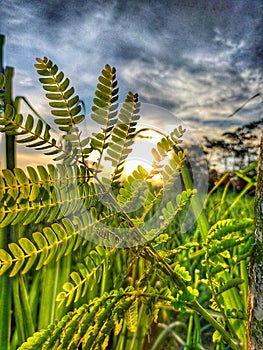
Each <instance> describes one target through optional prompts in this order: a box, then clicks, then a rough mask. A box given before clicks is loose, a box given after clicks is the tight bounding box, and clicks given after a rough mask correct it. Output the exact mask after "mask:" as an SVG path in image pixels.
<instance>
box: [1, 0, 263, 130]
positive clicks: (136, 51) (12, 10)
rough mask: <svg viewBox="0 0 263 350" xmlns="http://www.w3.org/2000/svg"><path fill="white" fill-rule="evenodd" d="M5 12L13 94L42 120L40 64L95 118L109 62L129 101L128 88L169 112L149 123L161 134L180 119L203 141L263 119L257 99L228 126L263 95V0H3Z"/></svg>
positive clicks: (3, 25)
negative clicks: (48, 64) (53, 67)
mask: <svg viewBox="0 0 263 350" xmlns="http://www.w3.org/2000/svg"><path fill="white" fill-rule="evenodd" d="M0 8H1V10H0V33H1V34H4V35H5V37H6V44H5V64H6V65H10V66H14V67H15V69H16V75H15V80H14V94H15V95H21V94H22V95H24V96H26V97H27V98H28V99H29V100H30V101H31V102H32V104H33V105H34V106H35V107H36V109H37V110H38V111H39V112H40V113H41V114H42V115H48V110H47V108H46V105H47V104H46V100H45V97H44V93H43V92H42V90H41V87H40V85H39V83H38V76H37V74H36V72H35V70H34V67H33V65H34V60H35V57H43V56H47V57H48V58H50V59H51V60H52V61H53V62H56V63H57V64H58V65H59V67H60V68H61V69H62V70H63V71H64V72H65V73H66V75H67V76H68V77H69V78H70V79H71V83H72V84H73V85H74V86H75V87H76V90H77V92H78V94H79V95H80V97H81V98H82V99H83V100H84V101H85V103H86V105H87V107H88V110H89V108H90V106H91V104H92V97H93V93H94V90H95V88H96V82H97V76H98V75H99V74H100V71H101V69H102V68H103V67H104V65H105V64H106V63H109V64H110V65H113V66H115V67H116V68H117V75H118V81H119V86H120V90H121V94H120V96H121V98H122V99H123V98H124V96H125V94H126V93H127V92H128V91H129V90H131V91H133V92H138V93H139V96H140V100H141V101H142V102H145V103H149V104H154V105H157V106H160V107H162V108H165V109H166V110H167V111H169V112H170V113H167V115H166V116H164V117H160V118H158V117H155V120H150V122H151V123H153V124H154V125H156V126H157V127H163V128H165V126H167V125H170V126H171V125H174V124H175V121H174V120H173V114H174V115H176V116H177V117H178V118H180V119H182V120H183V121H185V122H186V123H188V124H189V125H190V127H191V128H193V129H194V130H195V131H196V133H197V134H198V135H200V134H206V135H208V134H209V135H213V134H214V133H215V132H216V131H217V130H218V129H219V128H220V129H224V130H225V129H228V128H230V127H231V126H234V125H238V124H240V123H246V122H248V121H252V120H258V119H259V118H260V117H262V102H261V100H260V98H256V99H254V100H253V101H251V103H249V104H248V105H247V107H246V108H245V109H244V110H243V111H242V112H241V113H239V114H237V115H236V116H235V117H233V118H230V119H227V116H228V115H229V114H231V113H232V112H233V111H234V110H235V109H236V108H237V107H239V106H240V104H242V103H243V102H244V101H245V100H247V99H248V98H250V97H251V96H253V95H255V94H256V93H258V92H259V91H261V90H262V87H263V79H262V72H263V23H262V18H263V2H262V0H227V1H226V0H162V1H161V0H148V1H146V0H141V1H139V0H133V1H122V0H112V1H101V0H97V1H91V0H86V1H84V0H78V1H77V0H76V1H74V2H72V1H60V0H57V1H56V0H54V1H52V0H46V1H40V0H31V1H25V0H0ZM144 121H145V122H146V123H147V117H146V119H145V120H144ZM174 126H175V125H174Z"/></svg>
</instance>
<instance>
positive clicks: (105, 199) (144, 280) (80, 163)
mask: <svg viewBox="0 0 263 350" xmlns="http://www.w3.org/2000/svg"><path fill="white" fill-rule="evenodd" d="M35 67H36V69H37V73H38V74H39V75H40V76H41V77H40V79H39V80H40V82H41V84H42V86H43V89H44V90H45V92H46V97H47V99H48V100H49V105H50V107H51V114H52V115H53V116H54V122H55V124H56V125H57V126H58V129H59V131H60V133H61V137H60V138H59V139H57V138H55V137H54V133H52V128H51V126H50V125H49V123H48V122H47V121H45V120H43V119H39V118H37V119H36V118H34V117H33V116H32V115H27V116H26V117H24V116H23V115H22V114H20V113H18V111H17V110H16V109H15V108H14V106H12V105H11V104H6V105H5V110H4V112H3V113H1V118H0V125H1V132H3V133H5V134H6V135H15V137H16V142H18V143H20V144H24V145H25V146H26V147H30V148H32V149H35V150H36V151H38V152H41V153H43V154H44V155H46V156H49V157H51V159H52V160H53V161H52V162H51V163H50V164H48V165H47V166H42V165H39V166H37V167H35V168H34V167H32V166H30V165H29V166H28V167H27V168H26V169H20V168H14V169H2V176H1V177H0V227H1V228H2V232H1V234H2V235H4V234H5V235H8V241H9V243H8V246H7V247H2V249H0V274H1V275H3V276H5V277H6V276H7V275H8V276H9V278H10V279H11V280H12V293H13V301H12V305H11V306H10V311H12V312H13V315H14V317H12V319H11V320H10V316H9V314H7V315H4V318H5V320H6V322H7V323H8V324H10V325H11V327H10V329H11V338H10V336H9V334H7V337H6V339H8V340H7V341H6V343H4V340H2V344H1V345H2V347H1V348H4V347H3V346H6V348H8V349H9V348H11V349H16V348H19V349H94V350H95V349H117V350H123V349H136V350H140V349H150V348H151V347H152V348H153V349H162V348H161V347H160V344H159V343H160V337H163V336H164V334H163V333H162V332H161V329H159V330H158V327H159V325H161V324H163V323H164V322H167V321H169V320H170V321H171V319H172V320H173V321H174V319H175V318H176V315H177V314H179V315H181V316H180V317H182V319H184V320H187V322H188V330H187V331H185V330H182V334H186V338H185V339H183V338H181V337H179V336H177V337H176V338H175V340H174V341H176V344H183V345H187V346H189V348H190V347H192V348H193V349H197V348H199V349H203V347H202V342H204V341H205V340H202V338H201V328H200V327H199V326H198V325H199V324H200V323H201V322H205V323H206V324H208V325H209V326H208V327H212V328H213V329H214V331H215V332H214V334H213V336H212V337H211V338H210V340H209V342H210V345H209V346H210V348H214V349H223V348H224V344H229V345H230V346H231V347H232V349H241V348H242V349H246V348H247V344H246V331H245V328H246V319H247V314H246V303H247V301H246V299H247V297H246V296H247V285H248V283H247V261H248V257H249V254H250V251H251V249H252V247H253V238H252V230H251V226H252V219H250V218H241V219H240V220H238V221H236V220H234V219H227V220H224V221H220V222H217V223H213V225H212V224H211V223H209V222H208V219H207V217H206V214H205V212H204V210H203V209H202V201H201V199H200V197H199V193H198V191H196V189H195V187H197V189H198V183H197V186H195V184H196V181H195V180H196V179H195V174H196V172H195V167H194V164H193V161H190V160H191V156H190V155H189V154H187V150H186V149H184V148H183V143H182V140H183V137H184V134H185V129H184V128H183V127H182V126H178V127H177V128H176V129H175V130H174V131H173V132H172V133H171V134H170V135H165V136H163V137H162V138H161V140H160V141H159V142H157V144H156V146H155V147H154V148H153V150H152V156H153V162H152V164H151V169H150V170H146V169H145V167H143V165H138V167H137V168H136V169H135V170H134V171H133V172H132V174H130V175H129V176H126V174H125V165H126V162H127V160H128V157H129V155H130V154H131V152H132V150H133V148H134V145H135V140H136V137H138V135H139V133H140V130H138V121H139V118H140V117H139V115H140V102H139V101H138V95H137V94H133V93H131V92H129V93H128V95H127V96H126V99H125V101H124V103H123V104H122V105H121V106H119V105H118V87H117V80H116V71H115V68H112V67H110V66H109V65H106V66H105V68H104V69H103V70H102V73H101V75H100V76H99V78H98V84H97V89H96V91H95V98H94V100H93V107H92V112H91V115H90V117H91V119H92V120H93V121H94V122H95V123H96V124H98V126H99V131H97V132H93V133H91V134H90V135H89V136H87V137H84V136H83V127H82V126H81V125H83V123H85V115H84V114H83V113H82V106H81V103H80V100H79V97H78V96H77V95H76V94H75V90H74V88H73V87H71V86H70V81H69V79H68V78H66V77H65V76H64V73H63V72H62V71H60V70H59V69H58V67H57V65H56V64H53V63H52V61H50V60H49V59H47V58H46V57H45V58H43V59H40V58H38V59H37V63H36V64H35ZM156 177H159V178H161V181H159V183H158V185H155V184H154V182H153V180H154V178H156ZM178 188H179V189H180V191H178ZM189 213H193V214H189ZM189 220H190V221H191V225H189V224H187V225H186V226H187V227H188V228H190V227H191V232H190V233H189V232H188V233H187V237H191V238H190V239H187V238H186V235H185V238H184V237H183V234H182V230H181V225H182V223H186V222H189ZM196 263H198V264H199V265H200V267H201V270H196ZM10 285H11V284H10ZM10 292H11V291H10ZM204 295H205V296H206V297H205V298H204ZM207 296H208V298H207ZM209 299H211V300H210V301H209ZM2 302H4V300H3V301H2ZM168 314H169V315H172V316H169V317H168V316H167V315H168ZM179 323H180V322H179ZM193 324H195V329H196V330H199V331H197V332H195V335H194V336H191V330H192V329H193V327H194V326H193ZM156 332H157V333H156ZM2 333H3V332H2ZM155 334H158V335H159V337H155ZM174 341H173V346H174V344H175V343H174ZM0 343H1V340H0ZM212 343H213V344H214V345H212ZM3 344H5V345H3ZM158 344H159V345H158ZM168 348H169V347H168V345H167V349H168Z"/></svg>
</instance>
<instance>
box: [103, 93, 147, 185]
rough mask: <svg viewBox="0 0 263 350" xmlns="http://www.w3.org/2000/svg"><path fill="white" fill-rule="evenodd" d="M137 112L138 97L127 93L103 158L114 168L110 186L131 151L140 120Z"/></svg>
mask: <svg viewBox="0 0 263 350" xmlns="http://www.w3.org/2000/svg"><path fill="white" fill-rule="evenodd" d="M139 110H140V103H139V102H138V95H137V94H133V93H131V92H129V93H128V95H127V97H126V99H125V102H124V103H123V106H122V108H121V110H120V112H119V115H118V121H117V124H116V125H115V127H114V128H113V130H112V137H111V142H110V144H109V147H108V148H107V157H105V159H106V160H109V161H111V163H112V166H113V167H114V170H113V172H112V176H111V183H112V184H114V183H115V182H116V181H118V180H119V178H120V176H121V173H122V171H123V169H124V163H125V160H126V159H127V157H128V155H129V154H130V153H131V151H132V145H133V143H134V136H135V130H136V128H135V127H136V124H137V121H138V120H139V118H140V116H139V114H138V113H139Z"/></svg>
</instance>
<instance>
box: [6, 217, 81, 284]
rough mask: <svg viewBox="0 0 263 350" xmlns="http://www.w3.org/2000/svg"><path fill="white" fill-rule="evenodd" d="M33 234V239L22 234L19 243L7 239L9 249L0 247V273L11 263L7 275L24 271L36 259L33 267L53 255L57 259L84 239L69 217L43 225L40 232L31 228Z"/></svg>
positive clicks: (38, 265) (43, 264)
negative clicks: (10, 269) (9, 241)
mask: <svg viewBox="0 0 263 350" xmlns="http://www.w3.org/2000/svg"><path fill="white" fill-rule="evenodd" d="M32 237H33V240H30V239H28V238H26V237H22V238H20V239H19V240H18V243H9V245H8V247H9V252H7V251H5V250H4V249H0V275H2V274H3V273H4V272H5V271H7V270H8V269H9V268H11V267H12V271H11V272H10V274H9V276H10V277H14V276H15V275H17V273H18V272H20V271H21V272H22V274H26V273H27V272H28V271H29V270H30V269H31V268H32V266H33V265H34V263H35V261H37V265H36V270H39V269H41V268H42V267H43V266H45V265H47V264H48V263H49V262H50V261H52V259H53V258H55V259H56V260H57V261H58V260H60V259H61V257H62V256H64V255H67V254H69V253H71V252H72V251H74V250H76V249H77V248H78V247H79V245H80V244H81V243H83V239H82V237H81V236H80V231H79V230H78V229H76V227H74V225H73V224H72V223H71V221H70V220H68V219H62V223H61V224H58V223H54V224H52V225H51V226H47V227H45V228H44V229H43V232H34V233H33V234H32Z"/></svg>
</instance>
